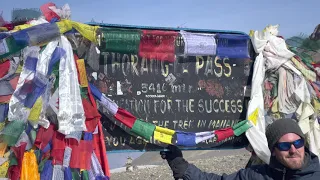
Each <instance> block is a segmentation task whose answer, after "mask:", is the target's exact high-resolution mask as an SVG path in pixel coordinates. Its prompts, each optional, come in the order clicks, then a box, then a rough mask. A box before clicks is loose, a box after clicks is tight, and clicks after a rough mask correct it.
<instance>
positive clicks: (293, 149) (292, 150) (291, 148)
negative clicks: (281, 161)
mask: <svg viewBox="0 0 320 180" xmlns="http://www.w3.org/2000/svg"><path fill="white" fill-rule="evenodd" d="M296 151H297V149H296V147H294V145H293V144H291V147H290V149H289V153H295V152H296Z"/></svg>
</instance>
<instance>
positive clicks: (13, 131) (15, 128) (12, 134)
mask: <svg viewBox="0 0 320 180" xmlns="http://www.w3.org/2000/svg"><path fill="white" fill-rule="evenodd" d="M24 128H25V122H23V121H19V120H15V121H11V122H9V123H8V124H7V125H6V127H5V128H4V129H3V131H2V133H1V138H2V140H3V141H4V142H6V143H7V144H8V145H9V146H14V145H15V144H16V143H17V141H18V140H19V137H20V135H21V134H22V132H23V130H24Z"/></svg>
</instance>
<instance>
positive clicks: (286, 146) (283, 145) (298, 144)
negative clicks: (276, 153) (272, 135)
mask: <svg viewBox="0 0 320 180" xmlns="http://www.w3.org/2000/svg"><path fill="white" fill-rule="evenodd" d="M291 144H293V145H294V147H295V148H296V149H299V148H301V147H302V146H304V140H303V139H298V140H296V141H294V142H292V143H290V142H281V143H278V149H279V150H280V151H288V150H289V149H290V148H291Z"/></svg>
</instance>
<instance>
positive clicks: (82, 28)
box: [71, 21, 99, 44]
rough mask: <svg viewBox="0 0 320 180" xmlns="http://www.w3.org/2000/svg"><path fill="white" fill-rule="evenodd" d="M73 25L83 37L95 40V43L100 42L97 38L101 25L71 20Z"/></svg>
mask: <svg viewBox="0 0 320 180" xmlns="http://www.w3.org/2000/svg"><path fill="white" fill-rule="evenodd" d="M71 25H72V27H73V28H75V29H76V30H77V31H78V32H79V33H80V34H81V35H82V36H83V37H85V38H87V39H88V40H90V41H91V42H94V43H95V44H97V43H98V40H97V29H98V28H99V26H90V25H87V24H82V23H78V22H75V21H71Z"/></svg>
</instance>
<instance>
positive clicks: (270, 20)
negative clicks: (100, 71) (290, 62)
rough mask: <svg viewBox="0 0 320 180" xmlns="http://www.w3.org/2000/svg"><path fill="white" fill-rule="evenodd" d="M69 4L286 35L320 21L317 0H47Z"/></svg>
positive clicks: (98, 17)
mask: <svg viewBox="0 0 320 180" xmlns="http://www.w3.org/2000/svg"><path fill="white" fill-rule="evenodd" d="M47 2H49V1H41V0H32V1H25V0H9V1H7V0H0V13H1V10H2V11H3V16H4V18H5V19H6V20H11V11H12V9H13V8H39V7H40V6H41V5H43V4H45V3H47ZM52 2H53V3H55V4H56V5H57V6H58V7H61V6H63V5H64V4H65V3H68V4H69V5H70V7H71V13H72V20H75V21H79V22H83V23H85V22H90V21H91V20H92V19H94V20H95V21H96V22H103V23H111V24H127V25H145V26H161V27H177V26H183V27H187V28H197V29H216V30H235V31H242V32H245V33H249V31H250V30H251V29H252V30H263V29H264V28H265V26H267V25H269V24H272V25H275V24H279V25H280V27H279V31H280V35H282V36H284V37H286V38H288V37H291V36H294V35H299V34H300V33H305V34H307V35H309V34H311V33H312V32H313V30H314V28H315V27H316V25H318V23H320V21H319V20H318V17H319V14H318V11H317V10H319V7H320V1H319V0H268V1H262V0H219V1H217V0H194V1H192V0H157V1H155V0H52Z"/></svg>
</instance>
